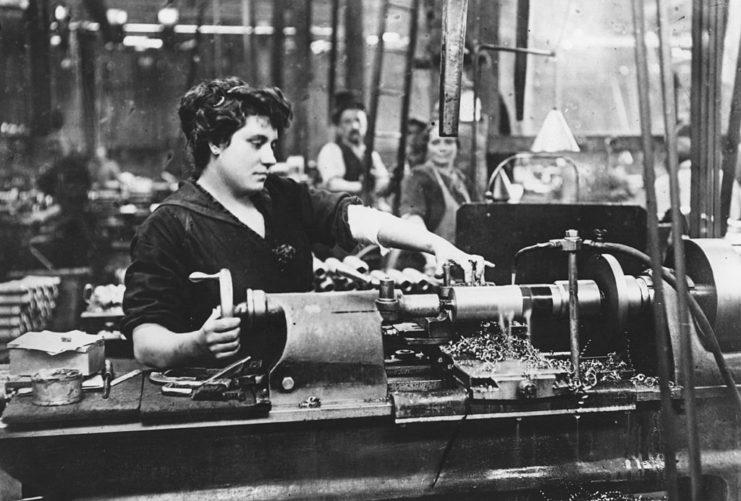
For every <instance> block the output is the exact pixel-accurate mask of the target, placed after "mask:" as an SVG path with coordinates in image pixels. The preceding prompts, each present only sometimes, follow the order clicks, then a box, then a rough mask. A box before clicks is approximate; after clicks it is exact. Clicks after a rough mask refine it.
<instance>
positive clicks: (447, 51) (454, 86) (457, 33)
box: [440, 0, 468, 137]
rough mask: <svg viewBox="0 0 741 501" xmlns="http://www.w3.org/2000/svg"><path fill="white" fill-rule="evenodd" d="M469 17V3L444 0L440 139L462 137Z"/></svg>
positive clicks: (459, 0) (458, 0) (465, 0)
mask: <svg viewBox="0 0 741 501" xmlns="http://www.w3.org/2000/svg"><path fill="white" fill-rule="evenodd" d="M467 16H468V0H443V32H442V50H441V56H442V57H441V59H440V136H443V137H450V136H457V135H458V116H459V114H460V108H461V76H462V73H463V51H464V50H465V44H466V19H467Z"/></svg>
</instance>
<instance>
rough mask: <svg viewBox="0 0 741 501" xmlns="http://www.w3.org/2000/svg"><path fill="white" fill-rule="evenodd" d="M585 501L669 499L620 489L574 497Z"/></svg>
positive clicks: (654, 500)
mask: <svg viewBox="0 0 741 501" xmlns="http://www.w3.org/2000/svg"><path fill="white" fill-rule="evenodd" d="M577 499H578V500H579V501H581V500H583V501H660V500H665V499H667V498H666V496H661V497H655V496H643V495H640V494H639V495H637V496H636V495H635V494H624V493H622V492H619V491H609V492H596V493H594V494H592V495H591V496H589V497H586V498H581V497H580V498H574V500H575V501H576V500H577Z"/></svg>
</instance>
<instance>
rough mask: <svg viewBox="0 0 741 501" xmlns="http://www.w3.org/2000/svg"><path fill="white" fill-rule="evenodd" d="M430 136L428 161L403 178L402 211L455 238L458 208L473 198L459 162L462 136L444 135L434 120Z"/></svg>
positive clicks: (428, 227)
mask: <svg viewBox="0 0 741 501" xmlns="http://www.w3.org/2000/svg"><path fill="white" fill-rule="evenodd" d="M426 139H427V155H426V161H425V163H424V164H422V165H420V166H418V167H415V168H414V169H412V172H411V174H410V175H409V176H407V177H406V178H404V180H403V182H402V187H401V209H400V211H401V215H402V217H404V218H405V219H409V220H411V221H414V222H416V223H417V224H424V225H425V227H426V228H427V229H428V230H430V231H431V232H433V233H435V234H436V235H439V236H441V237H442V238H444V239H445V240H447V241H449V242H454V241H455V215H456V212H457V211H458V208H459V207H460V206H461V204H463V203H467V202H470V201H471V196H470V194H469V190H468V186H467V181H466V178H465V177H464V176H463V173H462V172H461V171H460V170H459V169H458V168H457V167H456V166H455V160H456V158H457V156H458V139H457V138H455V137H440V134H439V132H438V127H437V124H436V123H434V122H433V123H432V124H430V125H429V126H428V127H427V130H426Z"/></svg>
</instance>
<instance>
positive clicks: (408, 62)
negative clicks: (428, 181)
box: [392, 0, 420, 215]
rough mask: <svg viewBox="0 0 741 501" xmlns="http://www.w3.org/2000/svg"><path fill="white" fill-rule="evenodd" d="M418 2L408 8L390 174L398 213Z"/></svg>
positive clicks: (406, 136)
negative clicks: (395, 144) (395, 145)
mask: <svg viewBox="0 0 741 501" xmlns="http://www.w3.org/2000/svg"><path fill="white" fill-rule="evenodd" d="M419 2H420V0H412V6H411V8H410V10H409V45H408V46H407V52H406V58H405V61H404V90H403V92H404V95H403V96H402V100H401V117H400V118H399V121H400V124H399V130H400V131H401V137H400V138H399V148H398V149H397V150H396V166H394V172H393V176H392V182H393V193H394V208H393V211H394V214H397V215H398V214H399V204H400V202H401V178H402V177H403V176H404V163H405V161H406V157H407V151H406V150H407V138H408V134H407V127H408V124H407V122H408V121H409V107H410V106H411V100H412V79H413V77H414V55H415V54H416V52H417V31H418V26H419Z"/></svg>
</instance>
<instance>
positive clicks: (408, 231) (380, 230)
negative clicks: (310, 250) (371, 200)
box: [347, 205, 450, 253]
mask: <svg viewBox="0 0 741 501" xmlns="http://www.w3.org/2000/svg"><path fill="white" fill-rule="evenodd" d="M347 210H348V217H347V221H348V224H349V225H350V231H351V232H352V235H353V237H355V238H356V239H357V240H360V241H362V242H367V243H374V244H377V245H381V246H383V247H393V248H395V249H402V250H412V251H419V252H430V253H434V252H435V249H436V248H437V246H439V245H443V244H448V245H450V244H449V243H448V242H447V241H446V240H444V239H442V238H440V237H439V236H437V235H435V234H434V233H431V232H429V231H428V230H427V228H425V225H424V222H422V224H420V221H421V218H419V217H416V218H415V217H410V218H409V219H401V218H398V217H396V216H394V215H392V214H389V213H388V212H382V211H379V210H376V209H371V208H370V207H363V206H362V205H351V206H349V207H348V208H347Z"/></svg>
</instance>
